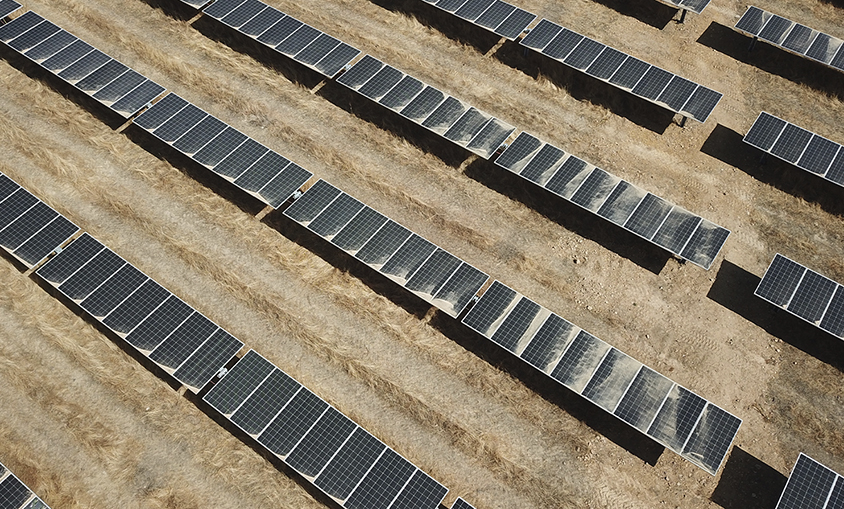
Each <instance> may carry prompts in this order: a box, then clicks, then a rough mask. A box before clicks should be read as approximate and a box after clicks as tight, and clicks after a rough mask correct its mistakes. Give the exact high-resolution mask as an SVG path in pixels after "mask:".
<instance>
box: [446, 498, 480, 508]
mask: <svg viewBox="0 0 844 509" xmlns="http://www.w3.org/2000/svg"><path fill="white" fill-rule="evenodd" d="M451 509H475V507H474V506H472V505H471V504H469V502H466V501H465V500H463V499H462V498H460V497H457V500H455V501H454V505H452V506H451Z"/></svg>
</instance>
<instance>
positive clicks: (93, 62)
mask: <svg viewBox="0 0 844 509" xmlns="http://www.w3.org/2000/svg"><path fill="white" fill-rule="evenodd" d="M0 41H3V42H4V43H5V44H6V45H7V46H9V47H10V48H12V49H13V50H15V51H17V52H18V53H20V54H22V55H23V56H25V57H26V58H28V59H29V60H32V61H33V62H35V63H36V64H38V65H40V66H41V67H43V68H44V69H46V70H48V71H50V72H52V73H54V74H56V75H57V76H58V77H59V78H61V79H62V80H64V81H65V82H67V83H69V84H70V85H73V86H74V87H75V88H77V89H78V90H81V91H82V92H85V93H86V94H88V95H89V96H91V97H93V98H94V99H96V100H97V101H99V102H100V103H102V104H104V105H105V106H107V107H108V108H110V109H111V110H112V111H114V112H116V113H118V114H119V115H122V116H123V117H126V118H128V117H130V116H132V115H134V114H135V113H137V112H138V111H139V110H140V109H141V108H143V107H144V106H146V105H147V104H149V102H150V101H152V100H153V99H155V98H156V97H158V96H159V95H160V94H161V93H162V92H164V87H162V86H161V85H159V84H158V83H155V82H154V81H152V80H150V79H148V78H146V77H144V76H142V75H141V74H139V73H137V72H135V71H134V70H132V69H130V68H129V67H127V66H125V65H123V64H122V63H120V62H118V61H117V60H115V59H113V58H111V57H110V56H108V55H106V54H105V53H103V52H102V51H100V50H98V49H95V48H94V47H93V46H91V45H90V44H88V43H86V42H84V41H82V40H81V39H79V38H78V37H76V36H75V35H73V34H71V33H70V32H67V31H65V30H62V29H61V28H60V27H59V26H57V25H55V24H54V23H52V22H50V21H48V20H46V19H44V18H43V17H41V16H40V15H38V14H36V13H35V12H34V11H28V12H26V13H24V14H23V15H21V16H19V17H17V18H15V19H14V20H12V21H10V22H9V23H7V24H5V25H3V26H2V27H0Z"/></svg>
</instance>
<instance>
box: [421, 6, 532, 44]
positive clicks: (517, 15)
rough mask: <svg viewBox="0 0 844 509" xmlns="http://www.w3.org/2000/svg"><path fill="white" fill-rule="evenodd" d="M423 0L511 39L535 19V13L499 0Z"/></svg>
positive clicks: (520, 33) (522, 31)
mask: <svg viewBox="0 0 844 509" xmlns="http://www.w3.org/2000/svg"><path fill="white" fill-rule="evenodd" d="M425 1H426V2H428V3H430V4H432V5H434V6H435V7H437V8H439V9H441V10H443V11H445V12H449V13H452V14H454V15H456V16H457V17H459V18H462V19H464V20H466V21H468V22H470V23H472V24H475V25H477V26H479V27H481V28H485V29H487V30H489V31H490V32H493V33H495V34H497V35H500V36H501V37H504V38H505V39H509V40H511V41H513V40H515V39H516V38H517V37H518V36H520V35H522V33H524V31H525V29H526V28H527V27H528V25H530V24H531V23H532V22H533V20H534V19H536V15H535V14H531V13H529V12H527V11H525V10H523V9H519V8H517V7H516V6H514V5H511V4H508V3H507V2H502V1H501V0H433V1H430V0H425Z"/></svg>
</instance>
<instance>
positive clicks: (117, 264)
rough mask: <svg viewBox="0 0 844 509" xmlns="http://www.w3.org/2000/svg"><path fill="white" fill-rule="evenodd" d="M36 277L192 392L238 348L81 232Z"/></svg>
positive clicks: (203, 319) (198, 316)
mask: <svg viewBox="0 0 844 509" xmlns="http://www.w3.org/2000/svg"><path fill="white" fill-rule="evenodd" d="M36 274H38V276H39V277H41V278H42V279H44V280H45V281H47V282H49V283H51V284H53V285H54V286H56V287H57V288H58V289H59V291H60V292H62V293H63V294H64V295H65V296H66V297H68V298H70V299H73V300H76V301H79V302H80V307H81V308H82V309H83V310H85V311H86V312H88V313H89V314H90V315H91V316H92V317H94V318H96V319H97V320H99V321H100V322H102V323H103V324H104V325H105V326H107V327H109V328H110V329H111V330H113V331H114V332H115V333H117V334H119V335H121V336H125V339H126V342H127V343H129V344H130V345H132V346H134V347H135V348H137V349H138V350H139V351H140V352H141V353H143V354H144V355H146V356H148V357H149V358H150V359H151V360H152V361H154V362H156V363H158V364H159V365H160V366H162V367H163V368H165V370H169V372H172V373H173V376H174V378H176V379H177V380H179V381H180V382H182V383H183V384H185V385H186V386H188V388H189V389H190V390H191V391H193V392H194V393H198V392H199V391H200V390H201V389H202V388H203V387H204V386H205V385H206V384H207V383H208V382H209V381H210V379H211V378H212V377H213V376H214V375H215V374H216V373H217V372H218V371H219V370H220V368H222V367H223V366H225V365H226V363H228V361H229V360H230V359H231V358H232V357H234V355H235V354H236V353H237V352H238V351H239V350H240V348H241V347H242V346H243V343H242V342H241V341H239V340H238V339H236V338H234V337H232V336H231V335H229V334H228V333H225V331H223V330H222V329H220V328H219V327H218V326H217V325H215V324H214V323H213V322H211V321H210V320H208V319H207V318H205V317H203V316H202V315H201V314H199V313H198V312H196V311H194V310H193V309H192V308H191V307H190V306H189V305H187V304H185V303H184V302H182V301H181V300H179V299H178V298H177V297H176V296H174V295H172V294H171V293H170V292H168V291H167V290H165V289H164V288H163V287H161V286H160V285H158V284H157V283H155V282H154V281H152V280H151V279H149V278H148V276H146V275H145V274H144V273H143V272H141V271H140V270H138V269H137V268H135V267H134V266H132V265H131V264H129V263H127V262H126V261H125V260H123V259H122V258H120V257H119V256H118V255H117V254H116V253H114V252H113V251H111V250H110V249H108V248H106V247H104V246H103V245H102V244H100V243H99V242H97V241H96V240H95V239H94V238H93V237H91V236H90V235H88V234H87V233H86V234H83V235H82V236H80V237H79V238H78V239H76V240H74V241H73V242H71V243H70V244H69V245H68V246H67V247H66V248H65V249H63V250H62V251H61V252H59V253H58V254H57V255H56V256H54V257H53V258H52V259H50V260H49V261H48V262H47V263H45V264H44V265H43V266H41V267H40V268H39V269H38V270H37V271H36ZM212 334H213V335H212Z"/></svg>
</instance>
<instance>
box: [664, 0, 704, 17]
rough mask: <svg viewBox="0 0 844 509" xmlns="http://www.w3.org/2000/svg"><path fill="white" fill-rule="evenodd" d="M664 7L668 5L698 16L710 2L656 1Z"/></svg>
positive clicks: (700, 0) (702, 0)
mask: <svg viewBox="0 0 844 509" xmlns="http://www.w3.org/2000/svg"><path fill="white" fill-rule="evenodd" d="M658 1H659V2H661V3H664V4H665V5H670V6H672V7H676V8H678V9H682V10H684V11H692V12H693V13H695V14H700V13H702V12H703V10H704V9H705V8H706V6H707V5H709V2H710V1H711V0H658Z"/></svg>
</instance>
